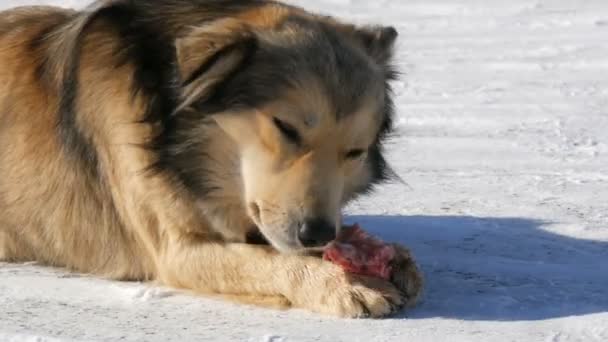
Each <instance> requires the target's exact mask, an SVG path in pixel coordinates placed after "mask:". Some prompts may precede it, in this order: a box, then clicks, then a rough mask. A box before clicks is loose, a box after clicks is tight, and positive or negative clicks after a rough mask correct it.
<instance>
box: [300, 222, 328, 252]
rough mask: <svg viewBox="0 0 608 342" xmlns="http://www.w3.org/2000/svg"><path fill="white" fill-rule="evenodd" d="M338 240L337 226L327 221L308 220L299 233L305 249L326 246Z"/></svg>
mask: <svg viewBox="0 0 608 342" xmlns="http://www.w3.org/2000/svg"><path fill="white" fill-rule="evenodd" d="M335 238H336V226H335V225H334V224H333V223H331V222H330V221H327V220H325V219H320V218H315V219H311V220H306V222H305V223H304V224H303V225H302V226H301V227H300V230H299V231H298V239H299V240H300V242H301V243H302V245H303V246H304V247H320V246H324V245H326V244H327V243H329V242H330V241H332V240H334V239H335Z"/></svg>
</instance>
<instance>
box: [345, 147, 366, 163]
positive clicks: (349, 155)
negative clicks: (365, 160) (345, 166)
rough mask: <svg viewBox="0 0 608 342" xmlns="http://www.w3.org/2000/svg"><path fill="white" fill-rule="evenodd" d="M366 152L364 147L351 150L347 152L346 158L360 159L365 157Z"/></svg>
mask: <svg viewBox="0 0 608 342" xmlns="http://www.w3.org/2000/svg"><path fill="white" fill-rule="evenodd" d="M364 154H365V150H363V149H356V150H350V151H348V153H346V159H352V160H354V159H359V158H361V157H363V155H364Z"/></svg>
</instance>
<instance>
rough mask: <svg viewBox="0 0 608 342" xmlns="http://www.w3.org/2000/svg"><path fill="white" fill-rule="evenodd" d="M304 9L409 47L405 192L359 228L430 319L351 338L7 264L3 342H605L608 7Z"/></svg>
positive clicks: (518, 2) (303, 322)
mask: <svg viewBox="0 0 608 342" xmlns="http://www.w3.org/2000/svg"><path fill="white" fill-rule="evenodd" d="M25 3H35V1H34V0H32V1H29V0H24V1H16V0H8V1H7V0H2V5H0V7H9V6H12V5H18V4H25ZM37 3H43V2H42V1H38V2H37ZM45 3H56V4H58V3H59V1H45ZM76 3H77V1H64V2H63V4H64V5H74V4H76ZM299 3H300V4H302V5H305V6H306V7H307V8H310V9H315V10H320V11H323V12H325V13H328V14H331V15H335V16H339V17H342V18H346V19H349V20H354V21H356V22H360V23H384V24H393V25H395V26H396V27H397V28H398V29H399V31H400V32H401V38H400V42H399V52H398V54H397V57H398V58H397V59H398V65H399V67H400V69H401V70H402V71H403V74H404V76H403V79H402V81H400V82H396V83H395V84H394V86H395V89H396V94H397V103H398V119H397V131H396V134H395V137H394V138H393V140H392V143H391V145H390V155H389V157H390V158H389V159H390V161H391V163H392V164H393V166H394V167H395V169H396V170H397V172H398V173H399V175H400V176H401V177H402V178H403V179H404V180H405V181H406V182H407V183H408V186H406V185H403V184H393V185H387V186H384V187H382V188H381V189H379V191H378V192H377V193H376V194H375V195H374V196H372V197H369V198H366V199H364V200H361V201H359V202H357V203H355V204H354V205H353V206H352V207H351V208H350V209H349V214H351V215H356V217H353V218H351V220H352V221H359V222H361V223H362V224H363V225H364V227H366V228H367V229H369V230H371V231H373V232H374V233H376V234H379V235H381V236H382V237H383V238H385V239H387V240H393V241H400V242H402V243H404V244H406V245H408V246H409V247H411V249H412V250H413V251H414V253H415V255H416V256H417V258H418V260H419V262H420V264H421V267H422V269H423V270H424V273H425V275H426V279H427V288H426V294H425V297H424V301H423V303H421V305H420V306H419V307H418V308H416V309H414V310H412V311H410V312H406V313H403V314H400V315H398V316H396V317H394V318H391V319H386V320H377V321H372V320H338V319H333V318H327V317H321V316H317V315H313V314H309V313H306V312H301V311H289V312H275V311H268V310H261V309H254V308H246V307H241V306H235V305H231V304H225V303H221V302H216V301H213V300H211V299H205V298H199V297H192V296H188V295H184V294H180V293H177V292H175V291H173V290H169V289H162V288H156V287H153V286H150V285H144V284H136V283H120V282H109V281H102V280H97V279H94V278H90V277H86V276H78V275H71V274H68V273H66V272H64V271H62V270H54V269H46V268H42V267H39V266H36V265H8V264H0V340H7V339H8V340H15V341H21V340H31V341H45V340H47V339H48V340H51V338H53V337H54V338H58V339H61V340H119V339H122V340H128V341H135V340H150V341H152V340H155V341H169V340H173V341H187V340H197V341H202V340H222V341H229V340H235V341H243V340H251V341H443V340H449V341H517V340H518V341H594V340H596V341H607V340H608V1H605V0H588V1H582V0H580V1H575V0H572V1H549V0H536V1H529V0H509V1H502V0H453V1H450V0H418V1H405V0H375V1H370V0H333V1H332V0H308V1H304V0H301V1H300V2H299ZM81 5H82V3H81ZM0 48H2V47H0ZM0 67H2V66H0Z"/></svg>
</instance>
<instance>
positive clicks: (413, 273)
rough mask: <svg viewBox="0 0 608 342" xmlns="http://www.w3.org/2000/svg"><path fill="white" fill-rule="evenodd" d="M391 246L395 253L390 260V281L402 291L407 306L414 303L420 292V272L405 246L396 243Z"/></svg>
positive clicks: (421, 279) (421, 280)
mask: <svg viewBox="0 0 608 342" xmlns="http://www.w3.org/2000/svg"><path fill="white" fill-rule="evenodd" d="M393 247H394V248H395V251H396V252H397V253H396V255H395V259H394V260H393V261H392V262H391V266H392V275H391V282H392V283H393V284H394V285H395V286H396V287H397V288H398V289H399V290H400V291H401V292H402V294H403V297H404V298H405V306H407V307H409V306H412V305H414V304H416V302H417V301H418V299H419V298H420V296H421V294H422V289H423V283H424V282H423V277H422V273H421V272H420V269H419V268H418V266H416V262H415V261H414V259H413V258H412V256H411V253H410V251H409V250H408V249H407V248H405V247H403V246H401V245H398V244H393Z"/></svg>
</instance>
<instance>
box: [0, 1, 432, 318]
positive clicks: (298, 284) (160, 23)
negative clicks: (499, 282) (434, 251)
mask: <svg viewBox="0 0 608 342" xmlns="http://www.w3.org/2000/svg"><path fill="white" fill-rule="evenodd" d="M396 37H397V32H396V31H395V30H394V29H393V28H390V27H356V26H353V25H349V24H345V23H341V22H339V21H337V20H334V19H332V18H330V17H325V16H318V15H313V14H310V13H308V12H306V11H304V10H302V9H300V8H297V7H292V6H289V5H285V4H281V3H278V2H274V1H267V0H151V1H136V0H111V1H99V2H96V3H94V4H93V5H92V6H91V7H89V8H87V9H86V10H84V11H72V10H66V9H59V8H53V7H23V8H15V9H12V10H8V11H5V12H2V13H0V146H1V147H0V260H4V261H13V262H20V261H28V260H36V261H39V262H42V263H45V264H47V265H54V266H61V267H67V268H69V269H72V270H76V271H79V272H88V273H93V274H97V275H100V276H104V277H108V278H112V279H121V280H157V281H159V282H161V283H163V284H166V285H169V286H174V287H179V288H184V289H190V290H193V291H196V292H199V293H207V294H213V293H215V294H220V295H224V296H226V297H229V298H233V299H237V300H241V301H244V302H249V303H255V304H261V305H266V304H268V305H274V304H277V303H279V304H282V305H289V306H294V307H300V308H306V309H309V310H312V311H316V312H320V313H325V314H332V315H339V316H343V317H363V316H372V317H380V316H385V315H387V314H390V313H391V312H394V310H396V309H397V308H399V307H402V306H404V305H409V304H412V303H413V302H414V301H415V299H416V298H417V297H418V294H419V293H420V290H421V278H420V274H419V271H418V269H417V267H416V265H415V264H414V262H413V261H412V260H411V258H410V256H409V253H408V251H407V250H406V249H404V248H399V251H400V252H399V257H400V260H401V263H400V264H399V265H398V266H399V267H397V268H396V270H395V272H394V275H393V279H392V280H391V281H385V280H382V279H375V278H370V277H364V276H357V275H352V274H347V273H346V272H345V271H343V270H342V269H341V268H340V267H338V266H336V265H334V264H331V263H329V262H325V261H323V260H322V259H321V258H319V257H317V256H314V255H313V254H314V253H311V251H314V250H318V249H319V248H320V247H322V246H323V245H325V244H327V243H328V242H329V241H331V240H333V239H334V238H335V236H336V234H337V233H338V232H339V230H340V227H341V225H342V223H341V208H342V207H343V206H344V205H345V204H346V203H347V202H348V201H349V200H351V199H353V198H354V197H356V196H357V195H359V194H363V193H366V192H368V191H369V190H370V189H371V187H372V186H373V185H374V184H376V183H378V182H380V181H382V180H384V179H386V178H388V177H390V171H389V169H388V167H387V165H386V162H385V160H384V158H383V155H382V142H383V140H384V138H385V137H386V135H387V133H389V131H390V129H391V115H392V102H391V91H390V86H389V81H390V80H391V79H393V78H394V77H395V72H394V71H393V69H392V68H391V66H390V59H391V55H392V47H393V44H394V42H395V39H396ZM264 242H267V244H264Z"/></svg>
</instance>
